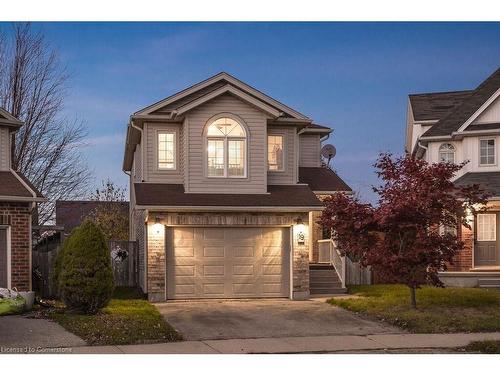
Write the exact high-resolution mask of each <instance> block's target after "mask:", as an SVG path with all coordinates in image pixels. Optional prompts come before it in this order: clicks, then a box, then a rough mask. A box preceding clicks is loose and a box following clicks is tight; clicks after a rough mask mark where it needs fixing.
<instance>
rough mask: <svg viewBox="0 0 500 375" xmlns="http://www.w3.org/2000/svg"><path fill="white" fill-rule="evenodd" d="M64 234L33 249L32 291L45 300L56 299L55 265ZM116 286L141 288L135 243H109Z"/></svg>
mask: <svg viewBox="0 0 500 375" xmlns="http://www.w3.org/2000/svg"><path fill="white" fill-rule="evenodd" d="M61 244H62V240H61V234H60V233H56V234H55V235H52V236H51V237H49V238H46V239H44V240H42V241H40V243H38V244H37V245H36V246H35V247H34V249H33V258H32V259H33V289H34V290H36V291H37V292H39V293H40V295H41V296H42V297H43V298H53V297H55V295H56V288H55V285H54V276H53V275H54V265H55V260H56V256H57V254H58V253H59V250H60V248H61ZM108 247H109V250H110V255H111V264H112V267H113V276H114V279H115V286H129V287H136V286H137V285H138V271H139V269H138V267H139V253H138V251H137V243H136V242H134V241H108Z"/></svg>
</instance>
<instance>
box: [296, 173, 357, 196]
mask: <svg viewBox="0 0 500 375" xmlns="http://www.w3.org/2000/svg"><path fill="white" fill-rule="evenodd" d="M299 182H301V183H303V184H308V185H309V187H310V188H311V190H312V191H352V189H351V188H350V187H349V185H347V184H346V183H345V182H344V181H343V180H342V179H341V178H340V177H339V176H337V174H336V173H335V172H334V171H332V170H331V169H330V168H325V167H300V168H299Z"/></svg>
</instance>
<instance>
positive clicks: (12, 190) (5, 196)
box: [0, 170, 46, 202]
mask: <svg viewBox="0 0 500 375" xmlns="http://www.w3.org/2000/svg"><path fill="white" fill-rule="evenodd" d="M0 181H2V183H1V184H0V200H1V201H9V202H17V201H28V202H42V201H45V200H46V199H45V198H44V197H43V195H42V194H41V193H40V192H39V191H38V190H37V189H36V188H35V187H34V186H33V185H32V184H31V183H30V182H29V181H28V179H27V178H26V177H25V176H24V175H23V174H21V173H19V172H15V171H13V170H10V171H0Z"/></svg>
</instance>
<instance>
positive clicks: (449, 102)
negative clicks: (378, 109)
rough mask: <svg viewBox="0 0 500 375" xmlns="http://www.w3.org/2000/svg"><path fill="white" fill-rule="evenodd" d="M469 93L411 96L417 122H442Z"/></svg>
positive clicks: (453, 92) (455, 92)
mask: <svg viewBox="0 0 500 375" xmlns="http://www.w3.org/2000/svg"><path fill="white" fill-rule="evenodd" d="M471 93H472V91H471V90H468V91H452V92H435V93H426V94H411V95H409V97H410V103H411V108H412V111H413V119H414V120H415V121H428V120H440V119H442V118H444V117H446V116H447V115H449V114H450V113H451V112H452V111H453V110H454V109H455V108H456V107H457V106H458V105H460V104H462V102H463V101H464V99H465V98H467V97H468V96H469V95H470V94H471Z"/></svg>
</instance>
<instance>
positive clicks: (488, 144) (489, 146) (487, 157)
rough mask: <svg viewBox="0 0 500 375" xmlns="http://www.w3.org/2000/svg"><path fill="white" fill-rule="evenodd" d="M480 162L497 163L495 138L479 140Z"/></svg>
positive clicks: (484, 163) (483, 163)
mask: <svg viewBox="0 0 500 375" xmlns="http://www.w3.org/2000/svg"><path fill="white" fill-rule="evenodd" d="M479 164H481V165H492V164H495V139H481V140H479Z"/></svg>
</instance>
